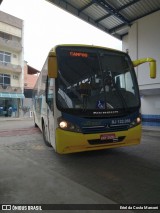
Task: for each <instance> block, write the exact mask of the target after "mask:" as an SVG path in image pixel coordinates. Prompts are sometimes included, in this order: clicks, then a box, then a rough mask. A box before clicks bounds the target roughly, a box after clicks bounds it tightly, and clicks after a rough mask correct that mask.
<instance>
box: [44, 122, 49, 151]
mask: <svg viewBox="0 0 160 213" xmlns="http://www.w3.org/2000/svg"><path fill="white" fill-rule="evenodd" d="M42 134H43V140H44V142H45V144H46V145H47V146H48V147H51V144H50V143H49V141H48V140H47V137H46V128H45V124H44V122H43V123H42Z"/></svg>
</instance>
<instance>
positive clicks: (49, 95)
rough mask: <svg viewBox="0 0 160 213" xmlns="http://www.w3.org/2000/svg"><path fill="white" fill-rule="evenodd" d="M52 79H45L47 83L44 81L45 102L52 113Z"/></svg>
mask: <svg viewBox="0 0 160 213" xmlns="http://www.w3.org/2000/svg"><path fill="white" fill-rule="evenodd" d="M53 80H54V79H53V78H49V77H47V81H46V102H47V104H48V106H49V108H50V109H51V111H53V106H54V104H53Z"/></svg>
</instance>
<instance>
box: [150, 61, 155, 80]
mask: <svg viewBox="0 0 160 213" xmlns="http://www.w3.org/2000/svg"><path fill="white" fill-rule="evenodd" d="M150 78H156V62H155V61H153V62H150Z"/></svg>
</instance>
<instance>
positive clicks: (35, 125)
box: [34, 116, 38, 127]
mask: <svg viewBox="0 0 160 213" xmlns="http://www.w3.org/2000/svg"><path fill="white" fill-rule="evenodd" d="M34 127H38V125H37V124H36V122H35V116H34Z"/></svg>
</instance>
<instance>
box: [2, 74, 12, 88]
mask: <svg viewBox="0 0 160 213" xmlns="http://www.w3.org/2000/svg"><path fill="white" fill-rule="evenodd" d="M10 84H11V76H10V75H7V74H0V85H1V86H2V87H3V88H4V89H6V88H7V86H10Z"/></svg>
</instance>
